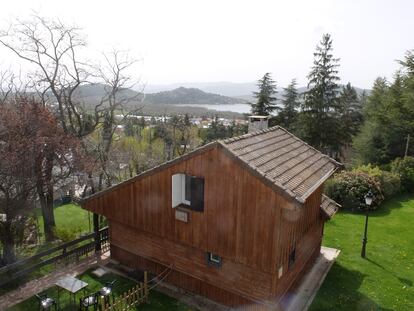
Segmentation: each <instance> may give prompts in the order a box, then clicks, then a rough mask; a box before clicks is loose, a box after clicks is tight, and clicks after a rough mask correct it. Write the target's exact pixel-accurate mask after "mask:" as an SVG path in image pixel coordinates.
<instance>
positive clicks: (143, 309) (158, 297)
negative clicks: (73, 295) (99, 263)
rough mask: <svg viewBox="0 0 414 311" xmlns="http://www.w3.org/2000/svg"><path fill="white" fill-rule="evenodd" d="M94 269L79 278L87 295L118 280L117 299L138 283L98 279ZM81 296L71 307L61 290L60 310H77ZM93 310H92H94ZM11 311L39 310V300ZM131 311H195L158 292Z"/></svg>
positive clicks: (109, 275) (51, 291)
mask: <svg viewBox="0 0 414 311" xmlns="http://www.w3.org/2000/svg"><path fill="white" fill-rule="evenodd" d="M92 271H93V269H90V270H88V271H86V272H85V273H83V274H81V275H80V276H78V278H79V279H81V280H83V281H85V282H86V283H88V286H87V289H86V294H87V295H88V294H90V293H95V292H97V291H99V289H100V288H102V287H103V286H105V283H106V282H111V281H113V280H116V283H115V286H114V295H115V297H117V296H119V295H121V294H123V293H124V292H126V291H128V290H129V289H131V288H132V287H133V286H134V285H135V284H136V283H135V282H134V281H131V280H129V279H127V278H124V277H122V276H119V275H117V274H114V273H107V274H104V275H103V276H102V277H97V276H95V275H93V274H92ZM43 293H45V294H47V295H48V296H49V297H52V298H53V299H55V300H56V299H57V288H56V287H55V286H53V287H51V288H49V289H48V290H46V291H45V292H43ZM80 297H81V294H78V295H77V298H78V299H77V306H76V307H77V308H73V304H72V305H71V304H70V302H69V293H67V292H65V291H63V290H61V291H60V294H59V307H60V308H59V310H64V311H66V310H77V309H78V308H79V298H80ZM92 309H93V308H90V310H92ZM8 310H9V311H31V310H33V311H34V310H38V300H37V299H36V298H35V297H31V298H29V299H27V300H25V301H23V302H21V303H19V304H17V305H15V306H13V307H11V308H9V309H8ZM131 310H139V311H149V310H151V311H152V310H153V311H167V310H168V311H193V310H194V311H195V309H192V308H191V307H189V306H187V305H185V304H183V303H181V302H179V301H177V300H176V299H174V298H171V297H169V296H167V295H164V294H162V293H160V292H158V291H156V290H152V291H150V295H149V303H148V304H143V305H140V306H138V307H136V308H133V309H131Z"/></svg>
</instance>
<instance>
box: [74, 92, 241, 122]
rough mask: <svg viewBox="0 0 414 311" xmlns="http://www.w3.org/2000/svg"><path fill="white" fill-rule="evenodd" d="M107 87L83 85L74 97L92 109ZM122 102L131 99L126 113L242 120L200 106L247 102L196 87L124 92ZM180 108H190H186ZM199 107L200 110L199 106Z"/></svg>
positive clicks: (234, 115) (238, 115)
mask: <svg viewBox="0 0 414 311" xmlns="http://www.w3.org/2000/svg"><path fill="white" fill-rule="evenodd" d="M106 91H107V90H105V86H104V85H102V84H93V85H83V86H81V87H80V88H79V89H78V90H77V91H76V93H75V97H76V98H77V99H78V100H79V101H80V102H82V103H83V105H84V107H85V108H86V109H88V110H89V109H93V107H94V106H95V105H96V104H97V103H99V102H100V101H101V100H102V98H103V97H104V96H105V94H106ZM118 98H119V99H132V100H130V101H127V104H125V105H124V107H125V108H126V109H127V110H136V109H139V110H140V113H142V114H145V115H161V114H163V115H174V114H184V113H189V114H191V115H194V116H206V115H210V116H212V115H216V114H217V115H219V116H220V117H226V118H235V117H242V115H241V114H239V113H237V112H230V111H216V110H211V109H206V108H204V107H201V106H199V105H205V104H208V105H224V104H226V105H229V104H239V103H246V101H244V100H241V99H236V98H231V97H226V96H222V95H217V94H212V93H206V92H203V91H201V90H198V89H194V88H184V87H180V88H177V89H175V90H171V91H165V92H159V93H154V94H143V93H140V92H137V91H134V90H131V89H124V90H121V91H120V92H119V94H118ZM181 105H191V106H192V107H187V106H186V107H183V106H181ZM198 106H199V107H198Z"/></svg>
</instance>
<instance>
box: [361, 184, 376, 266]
mask: <svg viewBox="0 0 414 311" xmlns="http://www.w3.org/2000/svg"><path fill="white" fill-rule="evenodd" d="M364 198H365V204H366V207H365V210H366V214H365V231H364V238H363V239H362V250H361V257H362V258H365V249H366V247H367V242H368V239H367V231H368V215H369V209H370V207H371V204H372V201H373V199H374V195H373V194H372V192H371V190H369V191H368V193H367V194H366V195H365V197H364Z"/></svg>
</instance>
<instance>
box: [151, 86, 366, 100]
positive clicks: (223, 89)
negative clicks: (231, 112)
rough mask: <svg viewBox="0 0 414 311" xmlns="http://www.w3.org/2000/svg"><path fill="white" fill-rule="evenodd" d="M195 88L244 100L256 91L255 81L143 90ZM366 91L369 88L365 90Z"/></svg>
mask: <svg viewBox="0 0 414 311" xmlns="http://www.w3.org/2000/svg"><path fill="white" fill-rule="evenodd" d="M180 87H184V88H197V89H199V90H202V91H204V92H207V93H213V94H219V95H223V96H228V97H234V98H239V99H243V100H246V101H252V100H254V98H253V92H256V91H257V82H245V83H234V82H206V83H203V82H195V83H173V84H164V85H146V86H145V88H144V92H145V93H146V94H152V93H158V92H165V91H172V90H175V89H177V88H180ZM355 89H356V91H357V93H358V94H361V93H362V92H363V91H364V89H362V88H358V87H355ZM306 90H307V87H299V88H298V91H299V93H303V92H305V91H306ZM277 91H278V95H277V97H278V98H281V97H282V94H283V88H281V87H278V89H277ZM365 91H368V92H369V90H365Z"/></svg>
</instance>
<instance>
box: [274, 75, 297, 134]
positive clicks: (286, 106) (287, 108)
mask: <svg viewBox="0 0 414 311" xmlns="http://www.w3.org/2000/svg"><path fill="white" fill-rule="evenodd" d="M296 85H297V83H296V79H293V80H292V82H290V84H289V85H288V87H286V88H283V91H284V93H283V99H282V104H283V108H282V109H281V111H280V112H279V114H278V115H277V121H278V123H279V124H280V125H281V126H283V127H284V128H286V129H288V130H293V125H294V124H295V122H296V120H297V116H298V111H297V109H298V108H299V106H300V102H299V93H298V90H297V88H296Z"/></svg>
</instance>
